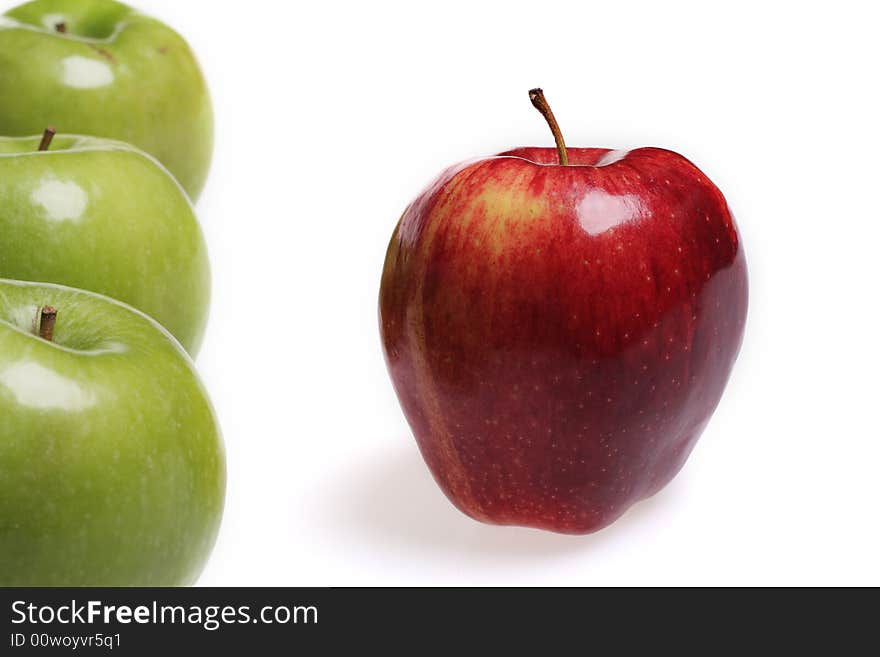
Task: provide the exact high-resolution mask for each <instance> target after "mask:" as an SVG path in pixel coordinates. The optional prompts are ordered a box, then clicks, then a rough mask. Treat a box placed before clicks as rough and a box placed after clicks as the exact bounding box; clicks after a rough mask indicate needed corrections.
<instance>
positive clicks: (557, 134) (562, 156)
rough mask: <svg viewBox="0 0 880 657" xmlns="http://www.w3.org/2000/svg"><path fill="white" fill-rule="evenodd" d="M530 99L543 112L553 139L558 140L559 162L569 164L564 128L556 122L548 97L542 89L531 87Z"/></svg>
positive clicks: (542, 114)
mask: <svg viewBox="0 0 880 657" xmlns="http://www.w3.org/2000/svg"><path fill="white" fill-rule="evenodd" d="M529 100H530V101H532V105H534V106H535V109H536V110H538V111H539V112H540V113H541V116H543V117H544V119H545V120H546V121H547V125H549V126H550V132H552V133H553V139H555V140H556V152H557V153H559V164H561V165H563V166H565V165H567V164H568V150H567V149H566V148H565V140H564V139H563V138H562V130H560V129H559V124H558V123H556V117H555V116H553V110H551V109H550V104H549V103H548V102H547V99H546V98H544V92H543V91H542V90H541V89H530V90H529Z"/></svg>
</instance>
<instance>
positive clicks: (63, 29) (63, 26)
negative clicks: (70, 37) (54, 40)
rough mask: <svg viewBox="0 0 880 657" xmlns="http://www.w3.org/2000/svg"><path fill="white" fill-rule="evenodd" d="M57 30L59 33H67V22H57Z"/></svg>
mask: <svg viewBox="0 0 880 657" xmlns="http://www.w3.org/2000/svg"><path fill="white" fill-rule="evenodd" d="M55 31H56V32H58V34H67V23H55Z"/></svg>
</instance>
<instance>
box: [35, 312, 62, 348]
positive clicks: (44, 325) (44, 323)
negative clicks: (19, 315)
mask: <svg viewBox="0 0 880 657" xmlns="http://www.w3.org/2000/svg"><path fill="white" fill-rule="evenodd" d="M57 317H58V311H57V310H55V308H53V307H52V306H43V307H42V308H40V326H39V334H40V337H41V338H43V339H44V340H47V341H48V342H52V337H53V336H54V334H55V319H56V318H57Z"/></svg>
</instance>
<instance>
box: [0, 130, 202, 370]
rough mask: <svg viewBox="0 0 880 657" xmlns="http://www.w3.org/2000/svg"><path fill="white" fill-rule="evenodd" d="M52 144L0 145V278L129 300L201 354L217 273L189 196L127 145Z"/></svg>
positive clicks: (21, 141)
mask: <svg viewBox="0 0 880 657" xmlns="http://www.w3.org/2000/svg"><path fill="white" fill-rule="evenodd" d="M50 137H51V133H47V135H44V137H38V136H34V137H21V138H8V137H0V277H2V278H11V279H17V280H27V281H40V282H47V283H58V284H62V285H69V286H72V287H77V288H82V289H85V290H91V291H93V292H98V293H101V294H105V295H107V296H110V297H113V298H114V299H118V300H120V301H123V302H125V303H127V304H130V305H132V306H134V307H135V308H137V309H139V310H142V311H143V312H145V313H146V314H148V315H150V316H151V317H153V318H154V319H156V320H157V321H158V322H159V323H160V324H162V325H163V326H164V327H165V328H167V329H168V330H169V331H170V332H171V333H172V334H173V335H174V336H175V337H176V338H177V339H178V340H179V341H180V343H181V344H182V345H183V346H184V348H185V349H186V350H187V351H188V352H189V353H190V354H191V355H192V356H195V355H196V354H197V353H198V349H199V346H200V344H201V341H202V336H203V334H204V329H205V324H206V323H207V317H208V310H209V305H210V288H211V275H210V266H209V262H208V254H207V247H206V245H205V240H204V237H203V235H202V231H201V228H200V226H199V223H198V221H197V219H196V216H195V214H194V212H193V208H192V205H191V203H190V201H189V199H188V198H187V196H186V194H185V193H184V192H183V190H182V189H181V188H180V186H179V185H178V184H177V182H176V181H175V180H174V179H173V178H172V177H171V176H170V175H169V174H168V172H167V171H166V170H165V169H164V168H163V167H161V166H160V165H159V164H158V163H157V162H156V161H155V160H154V159H153V158H151V157H150V156H148V155H146V154H144V153H143V152H141V151H139V150H137V149H136V148H133V147H131V146H129V145H127V144H123V143H121V142H115V141H111V140H106V139H98V138H94V137H82V136H74V135H58V136H56V137H54V139H49V138H50ZM47 142H51V143H47ZM43 147H47V148H48V150H46V148H43ZM41 148H43V149H42V150H41Z"/></svg>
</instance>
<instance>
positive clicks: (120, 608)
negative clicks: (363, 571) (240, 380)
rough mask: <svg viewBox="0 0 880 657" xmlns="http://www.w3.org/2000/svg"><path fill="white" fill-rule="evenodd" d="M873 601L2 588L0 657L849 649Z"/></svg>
mask: <svg viewBox="0 0 880 657" xmlns="http://www.w3.org/2000/svg"><path fill="white" fill-rule="evenodd" d="M861 597H867V598H868V601H867V603H866V602H865V601H863V600H860V598H861ZM876 599H877V598H876V591H874V590H870V591H858V592H857V591H852V592H846V591H843V592H842V591H833V590H825V591H809V590H746V589H736V590H709V589H699V590H663V589H309V588H277V589H265V588H259V589H258V588H189V589H87V588H85V589H0V605H2V612H0V614H2V617H3V627H4V630H5V633H4V635H3V636H2V637H0V655H17V654H25V653H38V652H46V651H49V652H52V653H53V654H81V653H86V654H110V655H129V654H130V655H137V654H151V655H157V654H160V653H162V652H165V653H168V654H188V653H186V652H185V651H188V650H196V651H198V652H197V653H193V654H206V653H205V651H211V650H218V651H222V653H221V654H228V653H229V651H244V652H240V654H282V653H280V652H277V653H276V652H271V653H265V652H264V653H253V652H252V651H253V650H270V649H271V650H273V651H281V650H282V649H287V648H291V649H308V651H311V652H306V653H303V654H319V653H317V652H315V651H320V653H321V654H323V653H326V654H350V653H351V649H352V646H356V647H358V650H356V651H355V654H358V653H359V652H360V651H361V650H360V649H361V648H366V647H370V648H374V649H375V648H378V649H382V648H390V647H404V648H408V652H409V654H419V653H421V652H422V651H424V650H429V651H430V652H433V651H436V650H437V649H439V648H440V647H444V646H445V647H447V648H448V650H449V651H450V652H449V654H450V655H460V654H472V652H473V649H474V646H475V645H489V646H492V647H493V649H494V650H493V653H492V654H497V652H496V651H497V650H498V649H500V648H501V647H502V646H510V647H513V648H516V649H517V650H516V652H520V651H522V650H523V649H524V648H526V647H530V648H532V649H534V650H537V651H538V652H536V653H534V654H537V655H550V654H553V652H554V651H556V650H557V649H558V650H560V651H561V650H562V649H564V648H579V649H580V650H579V652H580V651H582V652H590V651H594V649H595V648H597V647H603V650H604V649H609V648H613V649H615V654H617V653H623V654H627V653H629V652H630V651H633V650H635V649H642V648H644V647H652V648H654V649H655V650H657V649H659V648H661V647H662V648H664V649H665V648H682V649H684V648H693V649H700V650H701V651H702V653H703V654H714V653H715V652H716V651H718V650H721V649H722V648H724V649H730V648H734V647H736V648H738V649H740V650H744V651H748V653H747V654H753V653H757V654H765V653H766V651H767V650H769V649H771V648H775V649H778V650H785V651H789V650H791V649H792V648H793V647H794V646H796V645H808V646H810V648H811V649H813V650H821V649H822V648H823V646H824V647H826V648H827V649H828V650H830V652H828V653H827V654H857V653H858V654H860V653H861V652H863V651H864V649H866V648H868V647H869V646H870V645H873V644H874V642H875V641H876V640H875V639H874V638H873V637H871V636H870V631H871V629H872V628H873V626H874V623H875V621H876V616H875V615H876V608H877V605H876ZM413 641H415V643H413ZM646 642H647V643H646ZM866 642H867V643H866ZM847 648H852V649H853V650H856V651H855V652H848V651H847ZM287 652H289V651H285V652H284V653H283V654H287ZM235 654H239V653H235ZM743 654H746V653H743ZM788 654H790V653H788Z"/></svg>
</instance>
